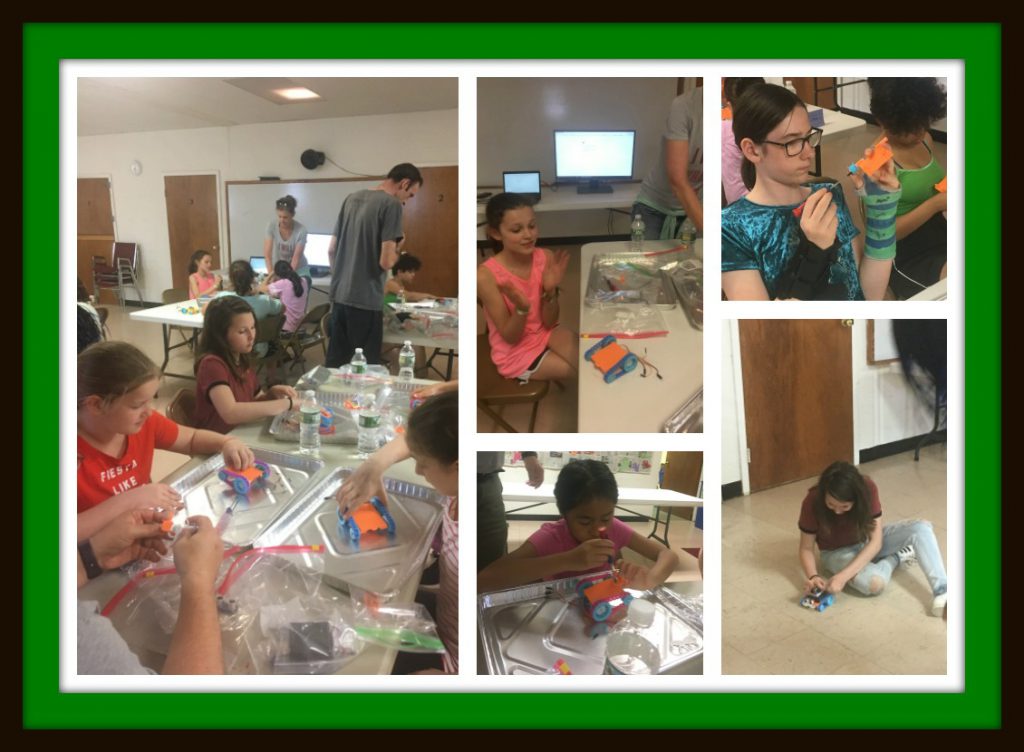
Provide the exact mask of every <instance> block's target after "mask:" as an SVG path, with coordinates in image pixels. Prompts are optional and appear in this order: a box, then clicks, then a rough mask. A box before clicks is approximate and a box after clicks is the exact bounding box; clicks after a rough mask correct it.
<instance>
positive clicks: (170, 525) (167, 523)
mask: <svg viewBox="0 0 1024 752" xmlns="http://www.w3.org/2000/svg"><path fill="white" fill-rule="evenodd" d="M160 529H161V530H163V531H164V532H165V533H169V532H171V531H172V530H173V529H174V520H170V519H168V520H164V521H163V522H161V523H160Z"/></svg>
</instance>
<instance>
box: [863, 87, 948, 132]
mask: <svg viewBox="0 0 1024 752" xmlns="http://www.w3.org/2000/svg"><path fill="white" fill-rule="evenodd" d="M868 89H870V91H871V114H872V115H874V116H875V117H876V118H878V122H879V124H880V125H881V126H882V127H883V128H885V130H887V131H888V132H889V133H892V134H893V135H896V136H907V135H911V134H914V133H920V132H921V131H925V130H928V128H930V127H931V125H932V123H934V122H935V121H936V120H938V119H939V118H941V117H945V115H946V92H945V91H944V90H943V89H942V87H941V86H939V82H938V80H936V79H934V78H869V79H868Z"/></svg>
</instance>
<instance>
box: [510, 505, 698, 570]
mask: <svg viewBox="0 0 1024 752" xmlns="http://www.w3.org/2000/svg"><path fill="white" fill-rule="evenodd" d="M543 524H544V522H542V521H539V520H516V519H514V518H510V519H509V525H508V550H509V551H514V550H515V549H517V548H518V547H519V546H521V545H522V544H523V543H524V542H525V541H526V539H527V538H529V537H530V534H531V533H533V532H534V531H535V530H537V528H539V527H540V526H541V525H543ZM626 524H627V525H629V526H630V527H631V528H633V529H634V530H636V531H637V532H638V533H640V534H641V535H643V536H646V535H647V534H648V533H649V532H650V531H651V523H650V522H627V523H626ZM668 531H669V535H668V542H669V548H671V549H672V550H673V551H675V552H676V553H677V554H678V555H679V566H678V567H677V568H676V571H675V572H673V573H672V575H671V576H670V577H669V578H668V582H682V581H687V580H699V579H701V576H700V570H699V569H698V568H697V557H696V556H694V555H693V554H691V553H688V552H687V551H685V550H683V549H685V548H688V549H698V548H702V547H703V545H704V531H703V530H701V529H700V528H698V527H695V526H694V524H693V523H692V522H691V521H689V520H687V519H684V518H682V517H673V518H672V522H671V524H670V525H669V528H668ZM626 558H627V559H629V560H631V561H635V562H637V563H640V564H643V563H644V559H642V558H641V557H639V556H635V555H633V554H632V553H631V552H627V553H626Z"/></svg>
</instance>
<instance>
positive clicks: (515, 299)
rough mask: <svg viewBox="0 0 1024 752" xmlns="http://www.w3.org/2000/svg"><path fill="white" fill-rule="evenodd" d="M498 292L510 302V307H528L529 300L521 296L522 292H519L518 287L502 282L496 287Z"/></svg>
mask: <svg viewBox="0 0 1024 752" xmlns="http://www.w3.org/2000/svg"><path fill="white" fill-rule="evenodd" d="M498 290H500V291H501V293H502V294H503V295H504V296H505V297H506V298H508V299H509V300H511V301H512V305H514V306H515V307H516V308H529V307H530V300H529V298H527V297H526V296H525V295H523V291H522V290H520V289H519V288H518V287H516V286H515V285H514V284H512V283H511V282H502V283H501V284H499V285H498Z"/></svg>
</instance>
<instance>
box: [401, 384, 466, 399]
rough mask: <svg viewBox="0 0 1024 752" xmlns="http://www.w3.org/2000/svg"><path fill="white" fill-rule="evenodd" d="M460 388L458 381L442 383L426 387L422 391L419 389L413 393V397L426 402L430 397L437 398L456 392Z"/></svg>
mask: <svg viewBox="0 0 1024 752" xmlns="http://www.w3.org/2000/svg"><path fill="white" fill-rule="evenodd" d="M458 388H459V382H458V380H457V379H456V380H455V381H442V382H440V383H437V384H431V385H430V386H425V387H423V388H422V389H417V390H416V391H415V392H413V393H412V396H413V397H414V398H415V399H423V400H425V399H429V398H430V397H436V396H437V395H439V394H444V393H445V392H454V391H455V390H456V389H458Z"/></svg>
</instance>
